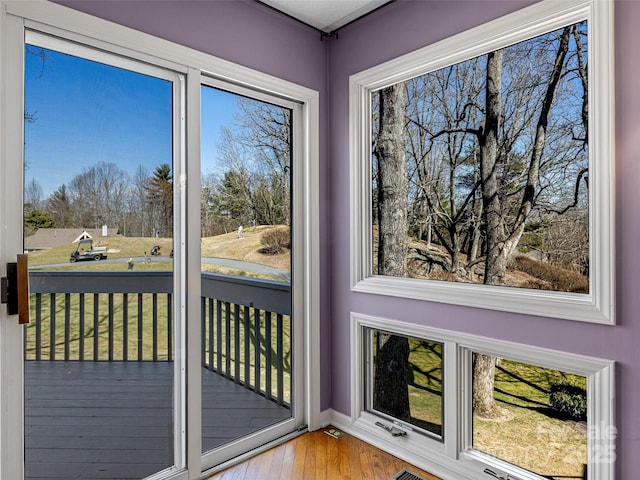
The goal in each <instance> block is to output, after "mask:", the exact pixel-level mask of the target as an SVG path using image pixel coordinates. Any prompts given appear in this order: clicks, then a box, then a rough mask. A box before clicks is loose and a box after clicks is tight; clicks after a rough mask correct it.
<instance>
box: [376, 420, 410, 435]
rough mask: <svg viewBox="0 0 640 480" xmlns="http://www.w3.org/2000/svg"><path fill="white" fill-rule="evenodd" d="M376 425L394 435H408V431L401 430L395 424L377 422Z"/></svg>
mask: <svg viewBox="0 0 640 480" xmlns="http://www.w3.org/2000/svg"><path fill="white" fill-rule="evenodd" d="M376 426H378V427H380V428H383V429H385V430H386V431H387V432H389V433H390V434H391V435H392V436H393V437H406V436H407V432H405V431H404V430H400V429H399V428H396V427H395V426H393V425H388V426H387V425H385V424H384V423H382V422H376Z"/></svg>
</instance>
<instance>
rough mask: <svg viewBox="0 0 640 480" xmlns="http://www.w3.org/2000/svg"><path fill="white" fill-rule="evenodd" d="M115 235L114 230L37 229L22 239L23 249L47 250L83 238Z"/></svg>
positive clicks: (105, 228)
mask: <svg viewBox="0 0 640 480" xmlns="http://www.w3.org/2000/svg"><path fill="white" fill-rule="evenodd" d="M116 234H117V230H116V229H115V228H107V227H102V228H39V229H38V231H37V232H36V233H34V234H33V235H31V236H29V237H27V238H25V239H24V249H25V250H26V251H29V252H32V251H34V250H46V249H49V248H55V247H61V246H63V245H70V244H72V243H76V242H78V241H80V240H84V239H85V238H93V239H97V238H104V237H113V236H115V235H116Z"/></svg>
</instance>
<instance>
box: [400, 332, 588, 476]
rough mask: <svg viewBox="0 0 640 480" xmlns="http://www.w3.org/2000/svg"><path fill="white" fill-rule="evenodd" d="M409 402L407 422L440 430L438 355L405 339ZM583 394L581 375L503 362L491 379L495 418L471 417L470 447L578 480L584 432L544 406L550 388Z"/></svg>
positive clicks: (584, 448)
mask: <svg viewBox="0 0 640 480" xmlns="http://www.w3.org/2000/svg"><path fill="white" fill-rule="evenodd" d="M409 343H410V355H409V362H410V366H409V382H408V383H409V402H410V406H411V417H412V423H414V424H415V425H417V426H420V427H422V428H425V429H426V430H429V431H431V432H433V433H439V432H440V431H439V428H441V427H442V421H443V419H442V412H443V411H442V383H441V382H442V350H441V346H440V345H439V344H437V343H433V342H426V341H420V340H418V339H410V342H409ZM558 382H559V383H569V384H572V385H576V386H580V387H582V388H585V389H586V379H585V378H584V377H581V376H577V375H572V374H568V373H563V372H559V371H557V370H550V369H546V368H542V367H537V366H533V365H526V364H523V363H519V362H514V361H509V360H505V359H502V360H501V361H500V363H499V366H498V368H497V373H496V378H495V399H496V401H497V404H498V409H499V415H497V416H496V417H495V418H492V419H483V418H480V417H477V416H475V417H474V420H473V446H474V448H475V449H477V450H480V451H482V452H484V453H488V454H489V455H492V456H495V457H498V458H501V459H503V460H506V461H508V462H511V463H513V464H516V465H518V466H520V467H522V468H525V469H527V470H530V471H533V472H535V473H538V474H540V475H542V476H545V477H546V478H552V479H558V480H560V479H572V478H574V479H576V480H577V479H581V478H582V473H583V464H586V463H587V429H586V425H585V424H584V423H582V422H577V421H575V420H569V419H566V418H561V416H560V415H558V414H557V412H554V411H553V410H552V408H551V406H550V403H549V391H550V386H551V384H552V383H558Z"/></svg>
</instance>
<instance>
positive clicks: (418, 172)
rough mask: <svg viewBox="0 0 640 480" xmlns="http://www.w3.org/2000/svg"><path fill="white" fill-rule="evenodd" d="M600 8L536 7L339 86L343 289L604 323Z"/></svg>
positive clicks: (608, 315)
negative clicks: (347, 247)
mask: <svg viewBox="0 0 640 480" xmlns="http://www.w3.org/2000/svg"><path fill="white" fill-rule="evenodd" d="M608 6H609V2H590V1H583V2H573V5H571V8H567V7H566V5H565V4H561V5H560V4H558V2H540V3H539V4H536V5H534V6H532V7H530V8H529V9H525V10H522V11H520V12H517V13H515V14H512V15H510V16H508V17H504V18H502V19H499V20H497V21H494V22H492V23H490V24H487V25H484V26H482V27H478V28H476V29H474V30H471V31H469V32H466V33H463V34H461V35H459V36H457V37H453V38H451V39H447V40H444V41H442V42H439V43H438V44H435V45H432V46H429V47H426V48H424V49H422V50H419V51H417V52H415V53H412V54H409V55H407V56H405V57H402V58H400V59H398V60H395V61H393V62H389V63H387V64H385V65H382V66H379V67H374V68H372V69H371V70H368V71H366V72H363V73H361V74H358V75H355V76H354V77H352V103H351V114H352V129H353V132H352V133H353V135H352V138H353V139H354V140H353V141H354V144H353V148H352V166H353V169H352V172H353V174H354V176H355V178H354V182H353V184H354V185H355V188H354V190H353V196H352V199H353V202H352V207H353V208H352V215H353V217H354V222H353V223H354V225H355V227H354V229H353V235H352V239H353V241H352V253H353V278H352V281H353V285H354V288H355V289H357V290H361V291H369V292H375V293H387V294H391V295H398V296H410V297H417V298H424V299H429V300H438V301H445V302H455V303H462V304H469V305H474V306H482V307H489V308H495V309H501V310H514V311H521V312H525V313H534V314H545V315H548V316H555V317H561V318H572V319H580V320H587V321H594V322H602V323H610V322H613V307H612V294H611V288H612V278H611V266H612V261H611V259H612V254H611V250H612V245H613V243H612V239H611V237H612V220H611V217H612V216H611V215H610V211H611V204H612V201H611V195H612V189H611V180H612V176H611V175H610V169H611V165H612V162H611V160H612V156H611V125H610V119H611V112H610V108H611V105H612V103H613V102H611V101H610V100H611V99H612V96H611V92H610V89H609V87H610V85H611V81H610V78H609V75H610V72H611V71H612V69H611V68H610V67H609V66H608V65H609V64H608V62H609V60H610V59H609V58H608V56H607V53H608V51H607V45H608V41H607V37H606V33H607V32H608V30H607V24H606V17H607V13H608V11H607V10H606V8H607V7H608ZM469 45H473V47H469ZM390 72H393V73H392V74H390ZM602 72H605V73H602ZM596 92H598V95H597V96H596V95H595V93H596ZM446 292H450V293H453V292H455V294H452V295H447V294H446ZM452 298H453V299H452Z"/></svg>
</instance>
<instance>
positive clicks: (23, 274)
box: [0, 254, 29, 325]
mask: <svg viewBox="0 0 640 480" xmlns="http://www.w3.org/2000/svg"><path fill="white" fill-rule="evenodd" d="M1 287H2V288H1V295H0V297H1V298H0V300H1V301H2V303H6V304H7V313H8V314H9V315H18V323H19V324H20V325H23V324H25V323H29V271H28V262H27V255H26V254H19V255H17V261H16V262H10V263H7V276H6V277H2V281H1Z"/></svg>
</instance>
